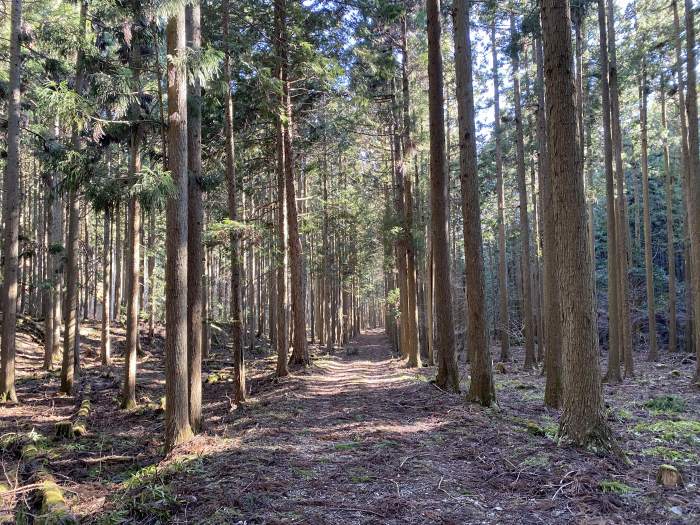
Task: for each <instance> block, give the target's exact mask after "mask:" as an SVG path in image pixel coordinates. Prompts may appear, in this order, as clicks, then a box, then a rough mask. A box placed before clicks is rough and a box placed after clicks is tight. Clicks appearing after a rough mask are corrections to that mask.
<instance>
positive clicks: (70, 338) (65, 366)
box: [60, 0, 87, 395]
mask: <svg viewBox="0 0 700 525" xmlns="http://www.w3.org/2000/svg"><path fill="white" fill-rule="evenodd" d="M86 17H87V0H82V1H81V3H80V21H79V27H80V38H81V39H83V38H84V37H85V20H86ZM83 69H84V64H83V51H82V47H79V48H78V53H77V57H76V74H75V90H76V92H77V93H82V91H83V87H84V86H83V84H84V71H83ZM71 147H72V148H73V149H74V150H75V151H76V152H77V151H79V150H80V149H81V139H80V131H79V129H78V127H77V125H73V130H72V136H71ZM79 237H80V200H79V198H78V188H77V187H75V185H73V186H71V187H70V188H69V190H68V240H67V243H66V244H67V245H68V246H67V253H66V275H67V277H66V299H65V313H64V326H65V329H64V333H63V362H62V364H61V388H60V391H61V392H62V393H64V394H69V395H70V394H71V393H72V392H73V382H74V381H75V372H76V370H75V363H76V361H78V353H77V352H76V349H77V348H78V341H79V337H80V335H79V334H80V330H79V328H78V293H79V289H78V283H79V281H78V240H79Z"/></svg>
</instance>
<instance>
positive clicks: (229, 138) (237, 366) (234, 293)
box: [222, 0, 246, 403]
mask: <svg viewBox="0 0 700 525" xmlns="http://www.w3.org/2000/svg"><path fill="white" fill-rule="evenodd" d="M222 10H223V12H222V20H223V37H224V50H225V52H224V83H225V84H226V93H225V95H224V106H225V111H226V114H225V119H226V125H225V128H226V185H227V188H228V215H229V219H230V220H231V223H232V226H233V230H232V232H231V235H230V243H231V248H230V249H231V321H232V322H231V342H232V345H233V368H234V376H235V378H234V401H235V402H236V403H241V402H243V401H245V397H246V391H245V389H246V386H245V362H244V359H243V316H242V313H241V302H240V301H241V255H240V233H239V232H238V231H236V229H237V228H238V225H237V224H236V221H237V220H238V204H237V202H236V164H235V144H234V138H233V97H232V96H231V55H230V51H229V43H228V37H229V12H228V11H229V3H228V0H224V2H223V3H222Z"/></svg>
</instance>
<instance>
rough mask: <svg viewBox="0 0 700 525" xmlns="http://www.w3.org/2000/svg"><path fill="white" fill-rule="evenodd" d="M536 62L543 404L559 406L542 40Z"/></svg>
mask: <svg viewBox="0 0 700 525" xmlns="http://www.w3.org/2000/svg"><path fill="white" fill-rule="evenodd" d="M535 62H536V63H537V86H536V87H537V89H536V91H537V149H538V151H537V158H538V173H537V177H538V182H539V185H540V193H541V197H540V198H541V209H542V291H543V300H542V306H543V310H544V312H543V317H544V341H545V352H546V353H545V370H546V373H547V377H546V383H545V390H544V403H545V405H547V406H549V407H552V408H559V407H560V406H561V402H562V386H561V337H562V332H561V330H562V327H561V305H560V297H559V280H558V277H557V260H556V249H557V241H556V238H555V232H554V227H555V220H556V218H555V215H554V200H553V199H554V198H553V192H552V178H551V174H550V170H549V164H550V163H549V147H548V144H547V137H548V133H547V114H546V106H545V91H544V62H543V56H542V42H541V41H539V40H538V41H537V42H536V43H535Z"/></svg>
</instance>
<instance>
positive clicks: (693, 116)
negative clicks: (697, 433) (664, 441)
mask: <svg viewBox="0 0 700 525" xmlns="http://www.w3.org/2000/svg"><path fill="white" fill-rule="evenodd" d="M685 35H686V65H687V70H688V84H687V89H688V94H687V97H686V100H685V103H686V111H687V112H688V154H689V163H688V184H687V188H688V191H689V192H690V193H689V194H688V198H687V200H686V204H687V206H688V233H689V236H690V263H691V270H690V281H691V290H692V291H691V297H692V301H693V303H692V304H693V315H694V316H695V315H698V313H700V156H699V155H700V139H698V96H697V84H696V82H697V75H696V71H695V11H694V7H693V2H692V1H691V0H685ZM693 331H694V334H693V336H694V337H693V343H694V346H695V353H696V355H697V359H696V360H695V375H694V376H693V382H694V383H697V384H700V322H698V319H697V318H696V317H694V318H693Z"/></svg>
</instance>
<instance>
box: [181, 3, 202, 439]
mask: <svg viewBox="0 0 700 525" xmlns="http://www.w3.org/2000/svg"><path fill="white" fill-rule="evenodd" d="M185 16H186V17H187V20H186V25H187V27H186V31H187V40H188V46H189V47H190V48H191V49H192V50H193V51H194V52H195V53H196V52H199V50H200V49H201V45H202V27H201V7H200V3H199V1H195V2H193V3H192V4H190V5H188V6H187V8H186V15H185ZM187 96H188V99H189V100H188V105H187V110H188V114H187V167H188V169H189V181H188V184H187V187H188V197H187V202H188V208H187V340H188V343H189V344H188V345H187V375H188V385H189V410H190V426H191V427H192V430H193V431H194V432H199V430H200V429H201V427H202V282H203V280H204V250H203V249H202V228H203V223H204V209H203V205H202V88H201V86H200V82H199V79H198V78H196V76H195V78H194V79H192V81H191V82H190V86H189V91H188V93H187Z"/></svg>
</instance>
